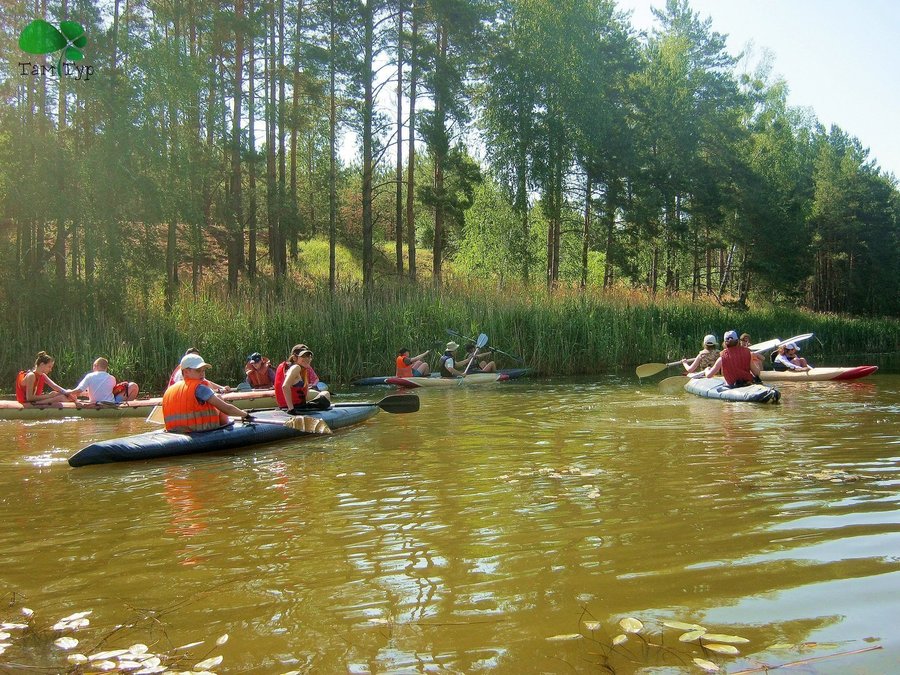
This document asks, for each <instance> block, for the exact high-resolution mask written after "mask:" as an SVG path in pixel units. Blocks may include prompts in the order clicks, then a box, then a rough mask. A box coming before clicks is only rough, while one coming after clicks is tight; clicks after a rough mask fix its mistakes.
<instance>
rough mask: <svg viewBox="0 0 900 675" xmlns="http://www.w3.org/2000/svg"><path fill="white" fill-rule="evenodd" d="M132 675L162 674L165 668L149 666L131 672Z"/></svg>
mask: <svg viewBox="0 0 900 675" xmlns="http://www.w3.org/2000/svg"><path fill="white" fill-rule="evenodd" d="M132 672H133V673H134V675H156V673H164V672H166V667H165V666H150V667H147V668H141V669H140V670H135V671H132Z"/></svg>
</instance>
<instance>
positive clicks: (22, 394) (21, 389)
mask: <svg viewBox="0 0 900 675" xmlns="http://www.w3.org/2000/svg"><path fill="white" fill-rule="evenodd" d="M28 373H34V371H33V370H20V371H19V374H18V375H16V400H17V401H18V402H19V403H28V393H27V392H26V391H25V376H26V375H28ZM46 379H47V376H46V375H44V374H43V373H34V389H33V391H32V394H33V395H35V396H40V395H41V394H43V393H44V381H45V380H46Z"/></svg>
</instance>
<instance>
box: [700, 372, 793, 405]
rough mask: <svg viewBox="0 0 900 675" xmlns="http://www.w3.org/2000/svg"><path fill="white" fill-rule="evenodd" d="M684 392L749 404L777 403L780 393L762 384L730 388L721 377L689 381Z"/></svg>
mask: <svg viewBox="0 0 900 675" xmlns="http://www.w3.org/2000/svg"><path fill="white" fill-rule="evenodd" d="M684 390H685V391H687V392H690V393H691V394H695V395H696V396H702V397H704V398H717V399H719V400H722V401H746V402H751V403H778V400H779V399H780V398H781V392H780V391H778V390H777V389H775V388H774V387H767V386H766V385H764V384H751V385H748V386H746V387H738V388H736V389H732V388H730V387H729V386H728V385H727V384H725V380H724V379H723V378H721V377H698V378H696V379H689V380H687V382H686V383H685V385H684Z"/></svg>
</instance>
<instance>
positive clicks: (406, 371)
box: [396, 347, 431, 377]
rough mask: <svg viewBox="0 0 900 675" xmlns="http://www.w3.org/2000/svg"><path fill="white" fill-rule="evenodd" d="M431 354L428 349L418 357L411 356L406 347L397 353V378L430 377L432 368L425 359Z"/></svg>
mask: <svg viewBox="0 0 900 675" xmlns="http://www.w3.org/2000/svg"><path fill="white" fill-rule="evenodd" d="M430 353H431V350H430V349H426V350H425V351H424V352H422V353H421V354H419V355H418V356H410V355H409V350H408V349H407V348H406V347H404V348H403V349H401V350H400V351H399V352H397V375H396V376H397V377H428V375H429V373H431V368H429V367H428V363H426V362H425V360H424V359H425V357H426V356H428V354H430Z"/></svg>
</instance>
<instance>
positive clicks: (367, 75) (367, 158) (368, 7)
mask: <svg viewBox="0 0 900 675" xmlns="http://www.w3.org/2000/svg"><path fill="white" fill-rule="evenodd" d="M372 4H373V2H372V0H369V2H366V3H363V6H362V12H363V26H364V31H365V36H364V38H363V49H364V56H363V72H362V78H363V106H362V117H363V119H362V125H363V132H362V142H363V174H362V235H363V250H362V273H363V291H364V293H365V295H366V297H369V295H370V294H371V291H372V287H373V285H374V280H373V278H372V275H373V272H374V252H373V250H372V246H373V242H372V238H373V232H372V230H373V223H372V117H373V115H374V112H375V106H374V102H373V100H372V79H373V77H374V75H373V73H372V58H373V57H372V52H373V44H372V43H373V40H374V16H373V14H374V8H373V6H372Z"/></svg>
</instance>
